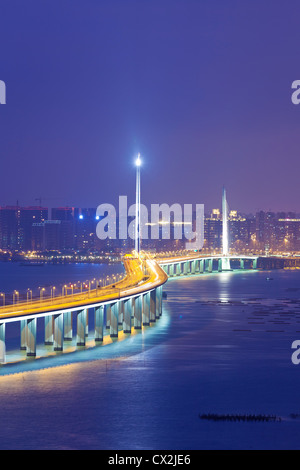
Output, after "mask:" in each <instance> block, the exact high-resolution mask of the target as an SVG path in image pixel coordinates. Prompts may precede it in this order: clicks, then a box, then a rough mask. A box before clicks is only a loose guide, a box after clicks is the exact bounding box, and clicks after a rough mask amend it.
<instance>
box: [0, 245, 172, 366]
mask: <svg viewBox="0 0 300 470" xmlns="http://www.w3.org/2000/svg"><path fill="white" fill-rule="evenodd" d="M123 264H124V268H125V272H126V276H125V277H124V278H123V279H122V280H120V281H119V282H117V283H115V284H111V285H109V286H106V287H101V288H95V289H92V290H89V292H83V293H78V294H72V295H65V296H58V297H52V298H51V299H50V300H49V299H40V300H30V301H27V302H20V303H17V304H13V305H7V306H3V307H1V308H0V362H2V363H4V362H5V361H6V357H5V351H6V345H5V326H6V324H7V323H10V322H19V324H20V349H21V350H24V351H26V356H27V357H35V356H36V345H37V340H36V333H37V321H38V319H41V318H44V325H45V327H44V328H45V337H44V343H45V345H48V346H49V345H50V346H51V345H52V346H53V350H54V351H63V348H64V342H66V341H72V340H73V324H74V322H73V316H74V315H75V316H76V322H75V323H76V332H75V335H76V345H77V346H85V345H86V337H87V332H88V311H89V310H90V309H94V340H95V343H101V342H103V337H104V333H105V332H104V329H108V330H109V334H110V336H111V338H118V334H119V330H120V329H122V330H123V332H124V333H127V334H130V333H131V331H132V328H134V329H141V328H142V326H148V325H150V323H154V322H156V320H157V319H159V318H160V316H161V314H162V286H163V284H164V283H165V282H166V281H167V279H168V276H167V275H166V273H165V272H164V270H163V269H162V268H161V267H160V266H159V264H158V263H157V262H156V261H155V260H153V259H150V258H149V257H148V256H147V255H145V254H140V255H133V256H131V255H126V256H125V257H124V258H123Z"/></svg>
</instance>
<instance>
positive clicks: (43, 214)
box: [0, 206, 48, 251]
mask: <svg viewBox="0 0 300 470" xmlns="http://www.w3.org/2000/svg"><path fill="white" fill-rule="evenodd" d="M47 219H48V209H47V208H45V207H36V206H33V207H19V206H6V207H0V247H1V248H2V249H10V250H26V251H27V250H31V245H32V225H33V224H34V223H41V222H44V221H45V220H47Z"/></svg>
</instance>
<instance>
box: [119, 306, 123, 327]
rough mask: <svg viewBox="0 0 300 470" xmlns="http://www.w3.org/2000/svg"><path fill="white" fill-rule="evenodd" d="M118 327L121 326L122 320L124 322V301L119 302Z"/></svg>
mask: <svg viewBox="0 0 300 470" xmlns="http://www.w3.org/2000/svg"><path fill="white" fill-rule="evenodd" d="M118 303H119V319H118V321H119V325H120V326H122V325H123V320H124V300H119V302H118Z"/></svg>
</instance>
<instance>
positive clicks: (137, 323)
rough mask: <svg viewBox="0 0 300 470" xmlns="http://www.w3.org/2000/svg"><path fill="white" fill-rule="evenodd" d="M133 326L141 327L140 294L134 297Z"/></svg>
mask: <svg viewBox="0 0 300 470" xmlns="http://www.w3.org/2000/svg"><path fill="white" fill-rule="evenodd" d="M134 328H135V329H136V330H140V329H141V328H142V296H141V295H139V296H138V297H135V299H134Z"/></svg>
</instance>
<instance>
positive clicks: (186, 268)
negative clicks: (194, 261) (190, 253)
mask: <svg viewBox="0 0 300 470" xmlns="http://www.w3.org/2000/svg"><path fill="white" fill-rule="evenodd" d="M187 273H188V261H186V262H185V263H183V274H184V275H187Z"/></svg>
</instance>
